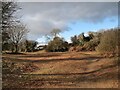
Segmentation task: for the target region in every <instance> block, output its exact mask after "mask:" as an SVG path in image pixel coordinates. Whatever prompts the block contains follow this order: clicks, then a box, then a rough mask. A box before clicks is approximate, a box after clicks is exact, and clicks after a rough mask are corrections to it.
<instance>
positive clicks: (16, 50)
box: [15, 44, 18, 53]
mask: <svg viewBox="0 0 120 90" xmlns="http://www.w3.org/2000/svg"><path fill="white" fill-rule="evenodd" d="M15 53H18V44H16V45H15Z"/></svg>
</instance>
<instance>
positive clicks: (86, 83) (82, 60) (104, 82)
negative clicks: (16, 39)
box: [3, 52, 118, 88]
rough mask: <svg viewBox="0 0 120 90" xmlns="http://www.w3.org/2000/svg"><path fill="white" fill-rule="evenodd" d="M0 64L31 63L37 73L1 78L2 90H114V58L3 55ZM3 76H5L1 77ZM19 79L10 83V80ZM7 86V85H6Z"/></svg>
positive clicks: (78, 54) (75, 54)
mask: <svg viewBox="0 0 120 90" xmlns="http://www.w3.org/2000/svg"><path fill="white" fill-rule="evenodd" d="M3 60H9V61H11V62H15V63H19V64H21V63H23V62H26V63H32V64H34V65H35V66H36V67H38V69H36V70H35V71H33V72H30V73H28V72H25V73H22V75H20V77H19V78H18V77H16V78H15V77H10V76H7V77H4V79H3V85H4V86H5V87H29V88H30V87H31V88H42V87H45V88H58V87H59V88H65V87H66V88H68V87H69V88H117V87H118V66H117V58H104V57H102V56H100V55H98V54H97V53H96V52H71V53H70V52H65V53H61V52H59V53H46V52H36V53H26V54H20V55H10V54H5V55H3ZM3 76H6V75H3ZM9 78H12V79H13V80H14V79H18V80H16V82H19V83H14V84H13V83H11V82H12V81H11V80H10V79H9ZM6 83H7V84H6Z"/></svg>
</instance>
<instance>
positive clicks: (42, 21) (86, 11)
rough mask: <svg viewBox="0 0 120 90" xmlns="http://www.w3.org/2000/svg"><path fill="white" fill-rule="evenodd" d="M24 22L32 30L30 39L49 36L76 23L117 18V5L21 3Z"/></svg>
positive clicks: (103, 3) (104, 3) (95, 3)
mask: <svg viewBox="0 0 120 90" xmlns="http://www.w3.org/2000/svg"><path fill="white" fill-rule="evenodd" d="M20 5H21V7H22V11H21V14H22V15H23V17H22V20H23V21H24V23H25V24H27V26H28V28H29V29H30V32H29V38H33V39H37V38H38V37H40V36H42V35H45V34H49V33H50V32H51V30H52V29H54V28H60V29H61V30H62V31H64V30H68V29H69V27H68V24H69V23H73V22H76V21H79V20H81V21H84V22H90V23H99V22H103V21H104V20H105V19H106V18H112V17H114V16H117V14H118V10H117V3H115V2H114V3H113V2H111V3H110V2H99V3H98V2H89V3H88V2H86V3H85V2H72V3H71V2H66V3H65V2H60V3H58V2H45V3H42V2H21V3H20Z"/></svg>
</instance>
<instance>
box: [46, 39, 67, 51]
mask: <svg viewBox="0 0 120 90" xmlns="http://www.w3.org/2000/svg"><path fill="white" fill-rule="evenodd" d="M67 50H68V42H66V41H64V40H63V39H61V38H59V37H55V38H54V39H53V40H52V41H50V42H49V43H48V45H47V47H46V51H48V52H64V51H67Z"/></svg>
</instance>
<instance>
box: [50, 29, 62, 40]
mask: <svg viewBox="0 0 120 90" xmlns="http://www.w3.org/2000/svg"><path fill="white" fill-rule="evenodd" d="M60 32H61V30H60V29H57V28H55V29H53V30H52V31H51V35H52V36H53V37H54V38H55V37H57V35H59V33H60Z"/></svg>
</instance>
